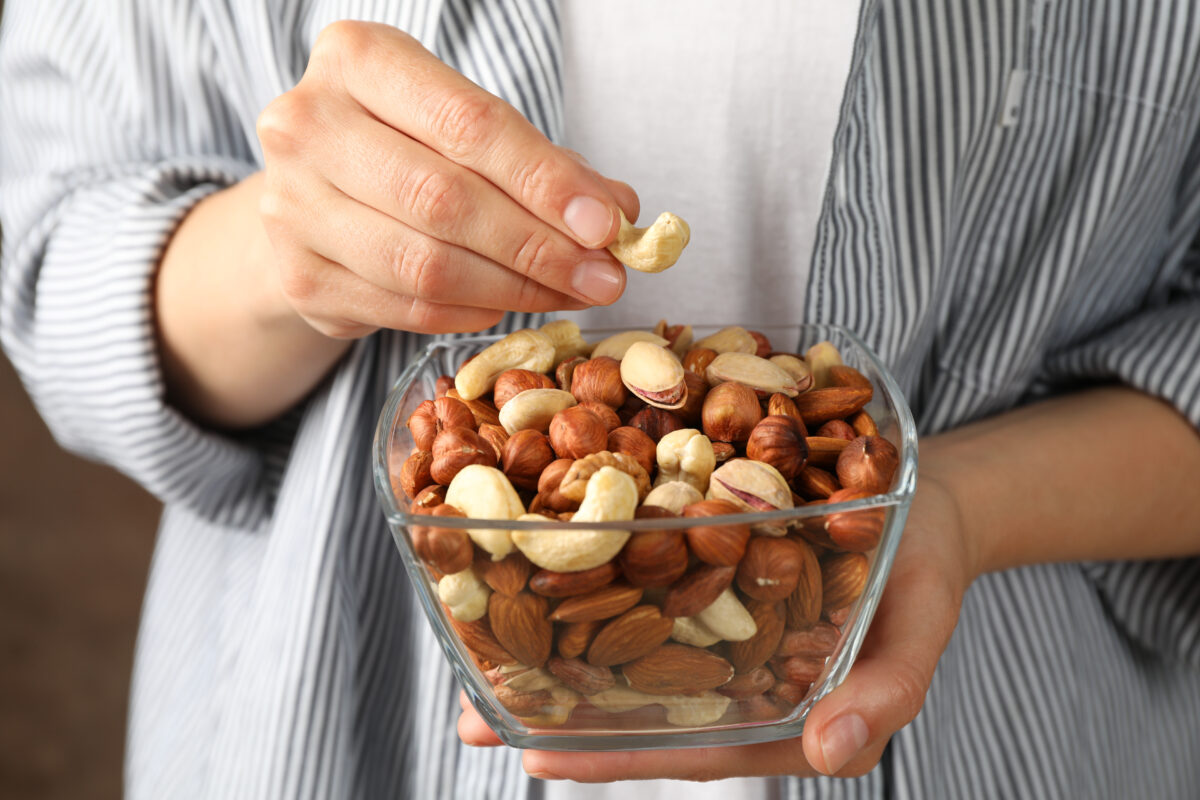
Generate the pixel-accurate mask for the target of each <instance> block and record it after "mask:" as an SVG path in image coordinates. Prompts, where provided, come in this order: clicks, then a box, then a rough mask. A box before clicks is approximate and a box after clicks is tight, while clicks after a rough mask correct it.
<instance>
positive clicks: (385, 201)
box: [315, 113, 628, 305]
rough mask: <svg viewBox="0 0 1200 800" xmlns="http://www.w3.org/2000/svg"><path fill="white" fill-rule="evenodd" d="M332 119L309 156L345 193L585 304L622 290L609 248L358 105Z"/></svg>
mask: <svg viewBox="0 0 1200 800" xmlns="http://www.w3.org/2000/svg"><path fill="white" fill-rule="evenodd" d="M337 127H338V132H337V136H336V137H332V136H329V137H323V138H322V139H321V140H320V141H319V142H317V143H315V146H316V148H317V151H318V152H317V153H316V154H315V157H316V159H317V160H318V161H319V162H320V164H321V172H322V173H323V174H324V175H325V176H326V177H327V178H328V180H329V181H330V182H332V183H333V184H334V185H335V186H336V187H337V188H338V189H340V190H341V191H342V192H344V193H345V194H346V195H349V196H350V197H353V198H355V199H357V200H358V201H360V202H361V203H363V204H365V205H368V206H371V207H373V208H376V209H379V210H380V211H381V212H383V213H384V214H386V215H388V216H390V217H392V218H394V219H397V220H399V221H401V222H403V223H405V224H406V225H408V226H410V227H412V228H413V229H416V230H419V231H421V232H423V233H426V234H429V235H430V236H432V237H434V238H435V239H437V240H440V241H442V242H446V243H449V244H452V245H456V246H459V247H462V248H464V249H467V250H471V251H474V252H476V253H478V254H480V255H481V256H483V257H484V258H486V259H488V260H490V261H492V262H495V263H498V264H500V265H502V266H504V267H507V268H510V269H511V270H513V271H514V272H516V273H518V274H520V275H524V276H527V277H528V278H531V279H533V280H534V281H537V282H538V283H540V284H542V285H544V286H547V287H550V288H551V289H554V290H556V291H560V292H563V293H567V294H570V295H573V296H574V297H576V298H578V299H580V300H583V301H586V302H587V303H589V304H593V305H606V304H608V303H611V302H613V301H614V300H616V299H617V297H619V296H620V293H621V291H623V289H624V285H625V271H624V269H623V268H622V267H621V266H620V264H618V263H617V260H616V259H615V258H613V257H612V256H611V255H610V254H609V253H607V252H594V251H590V250H587V249H585V248H583V247H581V246H580V245H578V244H577V243H575V242H574V241H573V240H571V239H570V238H569V237H567V236H565V235H563V234H562V233H559V232H558V231H556V230H554V229H553V228H550V227H547V226H546V225H545V224H544V223H543V222H542V221H541V220H539V219H538V218H537V217H535V216H534V215H533V214H531V213H530V212H529V211H528V210H526V209H525V208H522V207H521V206H520V205H518V204H517V203H516V202H514V201H513V200H512V198H510V197H508V196H507V195H505V194H504V193H503V192H501V191H500V190H498V189H497V188H496V187H495V186H493V185H492V184H491V183H489V182H488V181H486V180H484V179H483V178H482V177H480V176H479V175H477V174H475V173H474V172H471V171H470V170H468V169H465V168H463V167H461V166H458V165H457V164H454V163H451V162H449V161H447V160H446V159H445V158H443V157H442V156H441V155H439V154H438V153H435V152H434V151H432V150H430V149H429V148H428V147H426V146H424V145H422V144H420V143H418V142H415V141H413V140H412V139H411V138H409V137H408V136H405V135H403V134H400V133H397V132H396V131H395V130H393V129H391V128H389V127H387V126H386V125H383V124H381V123H380V122H379V121H378V120H376V119H374V118H372V117H370V116H368V115H366V114H363V113H347V114H341V115H339V116H338V120H337ZM572 163H573V162H572ZM627 202H628V201H627Z"/></svg>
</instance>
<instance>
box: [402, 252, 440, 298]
mask: <svg viewBox="0 0 1200 800" xmlns="http://www.w3.org/2000/svg"><path fill="white" fill-rule="evenodd" d="M445 261H446V258H445V255H444V253H443V252H442V250H441V248H439V247H438V246H437V245H436V244H434V243H433V242H431V241H429V240H428V239H418V240H416V241H413V242H410V243H408V244H406V245H405V246H404V247H402V248H401V249H400V250H399V251H398V252H397V255H396V266H395V274H396V279H397V281H398V282H399V285H400V287H401V290H402V291H404V293H405V294H408V295H410V296H412V297H415V298H417V299H418V300H435V301H436V300H437V299H438V298H439V297H441V296H442V295H443V294H444V292H445V289H446V286H445V282H444V281H443V279H442V275H443V273H444V268H445Z"/></svg>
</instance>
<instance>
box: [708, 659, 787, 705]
mask: <svg viewBox="0 0 1200 800" xmlns="http://www.w3.org/2000/svg"><path fill="white" fill-rule="evenodd" d="M774 685H775V674H774V673H773V672H771V670H769V669H767V668H766V667H755V668H754V669H752V670H748V671H746V672H743V673H741V674H740V675H734V676H733V677H732V678H731V679H730V680H729V683H726V684H724V685H722V686H721V688H719V689H717V691H718V692H720V693H721V694H723V695H725V696H726V697H732V698H733V699H734V700H745V699H746V698H748V697H754V696H755V695H760V694H762V693H763V692H765V691H767V690H768V689H770V688H771V687H772V686H774Z"/></svg>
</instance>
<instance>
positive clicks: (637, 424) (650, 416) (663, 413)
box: [629, 406, 687, 442]
mask: <svg viewBox="0 0 1200 800" xmlns="http://www.w3.org/2000/svg"><path fill="white" fill-rule="evenodd" d="M629 427H631V428H637V429H638V430H640V431H641V432H642V433H644V434H646V435H647V436H649V437H650V438H651V439H653V440H654V441H655V442H658V440H659V439H661V438H662V437H664V436H666V435H667V434H668V433H671V432H672V431H678V430H682V429H683V428H686V427H687V426H686V425H684V424H683V420H681V419H680V418H679V417H677V416H675V415H674V414H673V413H671V412H670V411H667V410H666V409H664V408H655V407H654V406H647V407H646V408H643V409H642V410H641V411H639V412H638V413H636V414H634V415H633V417H632V418H631V419H630V420H629Z"/></svg>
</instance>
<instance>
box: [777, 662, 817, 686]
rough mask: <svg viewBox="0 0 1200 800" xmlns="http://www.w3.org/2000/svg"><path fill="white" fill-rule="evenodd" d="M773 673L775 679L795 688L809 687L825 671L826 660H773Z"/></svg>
mask: <svg viewBox="0 0 1200 800" xmlns="http://www.w3.org/2000/svg"><path fill="white" fill-rule="evenodd" d="M769 663H770V665H771V671H772V672H774V673H775V677H777V678H779V680H781V681H784V682H786V683H790V684H793V685H795V686H808V685H809V684H810V683H812V682H813V681H815V680H816V679H817V678H819V677H821V673H822V672H824V671H825V659H824V658H820V657H813V656H788V657H786V658H772V659H771V660H770V662H769Z"/></svg>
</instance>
